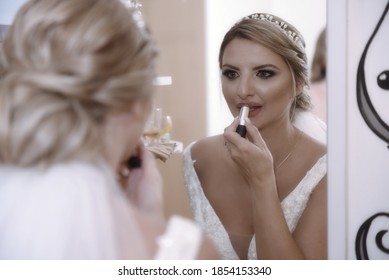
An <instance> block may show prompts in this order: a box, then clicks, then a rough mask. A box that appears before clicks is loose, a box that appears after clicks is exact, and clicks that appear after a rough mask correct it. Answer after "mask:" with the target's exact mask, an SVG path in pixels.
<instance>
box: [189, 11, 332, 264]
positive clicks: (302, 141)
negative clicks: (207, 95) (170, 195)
mask: <svg viewBox="0 0 389 280" xmlns="http://www.w3.org/2000/svg"><path fill="white" fill-rule="evenodd" d="M304 45H305V43H304V41H303V38H302V36H301V35H300V34H299V32H298V31H297V30H296V29H295V28H294V27H293V26H291V25H290V24H287V23H285V21H284V20H282V19H280V18H278V17H275V16H272V15H269V14H253V15H250V16H248V17H245V18H243V19H242V20H241V21H239V22H238V23H236V24H235V25H234V26H233V27H232V28H231V29H230V30H229V31H228V32H227V34H226V35H225V37H224V40H223V42H222V45H221V48H220V54H219V65H220V70H221V82H222V91H223V95H224V98H225V100H226V102H227V104H228V107H229V109H230V111H231V113H232V115H233V116H238V115H239V114H240V112H241V111H242V112H243V111H245V110H247V109H241V108H244V107H248V118H245V119H244V118H243V117H240V118H236V119H235V120H234V122H233V123H232V124H231V125H230V126H228V127H227V128H226V129H225V131H224V133H223V134H221V135H217V136H212V137H208V138H205V139H202V140H200V141H197V142H195V143H193V144H191V145H190V146H189V147H188V148H187V149H186V151H185V154H184V156H185V157H184V167H185V170H184V172H185V183H186V186H187V189H188V194H189V198H190V204H191V208H192V210H193V215H194V218H195V220H196V221H197V222H198V223H199V224H201V225H202V227H203V228H204V230H206V231H207V232H208V234H209V236H210V237H211V238H212V240H213V241H214V243H215V244H216V246H217V247H218V249H219V252H220V254H221V255H222V257H223V258H225V259H325V258H326V257H327V241H326V240H327V223H326V219H327V218H326V212H327V206H326V147H325V146H324V145H323V144H322V143H321V142H319V141H317V140H315V139H314V138H312V137H311V136H308V134H306V133H305V132H303V131H301V130H299V129H298V128H296V127H295V126H294V124H293V121H294V119H295V116H296V114H298V112H300V111H307V110H309V109H310V101H309V98H308V96H307V94H306V89H307V88H308V86H309V77H308V65H307V58H306V53H305V49H304ZM242 118H243V119H244V121H243V122H242ZM242 124H243V125H245V126H246V129H245V130H246V135H243V136H244V137H242V136H241V135H240V134H238V133H236V131H237V128H238V127H239V126H241V125H242ZM238 130H240V129H238Z"/></svg>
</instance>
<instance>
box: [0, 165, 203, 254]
mask: <svg viewBox="0 0 389 280" xmlns="http://www.w3.org/2000/svg"><path fill="white" fill-rule="evenodd" d="M182 223H184V224H187V223H188V222H183V221H182V220H180V219H178V220H177V219H176V220H175V221H174V223H173V224H171V225H170V226H169V231H168V232H166V233H165V234H164V238H168V237H169V235H171V234H174V236H175V238H176V239H179V238H180V234H177V232H182V229H183V227H182V226H181V224H182ZM198 238H200V237H198ZM177 246H186V247H191V246H194V249H192V251H193V252H195V253H196V252H197V251H196V249H198V246H199V242H186V243H185V242H181V243H180V244H179V245H177ZM146 248H148V247H147V246H146V242H145V240H144V238H143V235H142V233H141V229H140V228H139V225H138V223H137V221H136V218H135V214H134V211H133V208H132V205H131V204H130V202H129V201H128V199H127V197H126V195H125V193H124V192H123V191H122V189H121V188H120V186H119V185H118V184H117V182H116V178H115V174H114V172H113V171H112V170H111V169H110V168H108V166H107V165H105V164H103V163H96V164H86V163H72V164H63V165H57V166H54V167H51V168H49V169H47V170H45V171H42V170H37V169H31V168H24V169H22V168H16V167H4V166H3V167H0V259H152V258H153V256H152V255H151V253H150V252H149V251H148V250H147V249H146ZM164 250H165V248H160V249H159V251H158V252H159V254H160V255H162V256H163V255H164ZM195 253H193V254H191V255H190V256H188V255H187V254H185V255H184V257H186V258H188V257H195ZM176 257H177V258H180V255H176Z"/></svg>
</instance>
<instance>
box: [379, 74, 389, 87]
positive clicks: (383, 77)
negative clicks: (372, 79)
mask: <svg viewBox="0 0 389 280" xmlns="http://www.w3.org/2000/svg"><path fill="white" fill-rule="evenodd" d="M377 84H378V86H379V87H380V88H382V89H384V90H389V70H385V71H383V72H381V74H379V75H378V77H377Z"/></svg>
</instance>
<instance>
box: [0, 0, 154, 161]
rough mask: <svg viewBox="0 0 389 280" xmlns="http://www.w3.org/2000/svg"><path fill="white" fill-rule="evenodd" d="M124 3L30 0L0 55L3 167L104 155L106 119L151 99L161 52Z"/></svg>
mask: <svg viewBox="0 0 389 280" xmlns="http://www.w3.org/2000/svg"><path fill="white" fill-rule="evenodd" d="M141 23H142V22H140V21H139V20H137V19H136V18H135V13H134V12H133V11H131V10H130V9H127V8H126V7H124V6H123V4H122V3H120V1H119V0H66V1H64V0H30V1H27V2H26V4H25V5H24V6H23V7H22V8H21V9H20V10H19V12H18V13H17V15H16V18H15V20H14V22H13V24H12V26H11V28H10V29H9V30H8V33H7V35H6V37H5V40H4V42H3V50H2V52H1V53H0V77H1V78H0V79H1V80H0V162H1V163H2V164H12V165H19V166H32V165H42V164H43V165H48V164H52V163H58V162H66V161H69V160H74V159H85V160H93V159H96V158H98V157H100V156H101V155H102V150H103V142H102V137H101V129H102V124H103V123H104V121H105V119H106V115H107V114H108V113H112V112H115V111H120V110H129V109H130V108H131V104H133V102H134V101H135V100H138V99H140V98H148V97H149V96H150V94H151V92H152V81H153V79H154V77H155V71H154V68H155V67H154V64H155V63H154V61H155V57H156V46H155V44H154V42H153V40H152V38H151V36H150V34H149V33H148V31H147V29H146V28H145V27H142V26H140V24H141Z"/></svg>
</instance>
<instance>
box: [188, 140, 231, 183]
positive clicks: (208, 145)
mask: <svg viewBox="0 0 389 280" xmlns="http://www.w3.org/2000/svg"><path fill="white" fill-rule="evenodd" d="M224 150H225V146H224V137H223V135H216V136H211V137H207V138H204V139H201V140H199V141H197V142H196V143H195V144H193V146H192V149H191V155H192V160H193V161H194V167H195V169H196V172H197V174H198V175H199V177H201V176H202V175H204V174H206V173H207V171H209V170H212V169H214V167H216V166H220V164H221V160H220V159H221V157H222V156H223V153H225V151H224Z"/></svg>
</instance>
